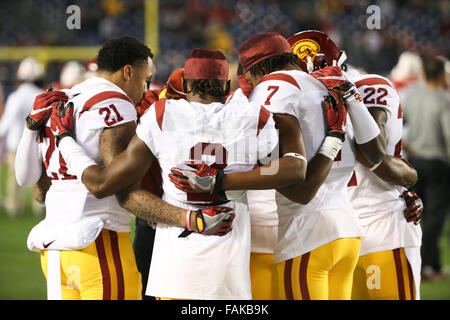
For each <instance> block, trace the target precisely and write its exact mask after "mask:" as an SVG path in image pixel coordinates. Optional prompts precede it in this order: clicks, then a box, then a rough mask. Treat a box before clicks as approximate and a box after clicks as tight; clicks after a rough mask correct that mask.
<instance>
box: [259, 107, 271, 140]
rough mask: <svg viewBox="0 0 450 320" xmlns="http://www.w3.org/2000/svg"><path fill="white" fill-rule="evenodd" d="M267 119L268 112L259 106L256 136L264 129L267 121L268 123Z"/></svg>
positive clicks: (268, 116)
mask: <svg viewBox="0 0 450 320" xmlns="http://www.w3.org/2000/svg"><path fill="white" fill-rule="evenodd" d="M269 118H270V112H269V111H268V110H267V109H266V108H264V107H263V106H261V109H260V110H259V119H258V131H257V133H256V135H257V136H258V135H259V132H260V131H261V130H262V129H263V128H264V126H265V125H266V123H267V121H269Z"/></svg>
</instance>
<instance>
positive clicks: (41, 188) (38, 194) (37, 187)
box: [32, 165, 52, 204]
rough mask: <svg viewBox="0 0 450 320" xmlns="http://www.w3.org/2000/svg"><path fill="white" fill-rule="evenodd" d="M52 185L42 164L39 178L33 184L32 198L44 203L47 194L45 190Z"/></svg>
mask: <svg viewBox="0 0 450 320" xmlns="http://www.w3.org/2000/svg"><path fill="white" fill-rule="evenodd" d="M51 185H52V181H51V179H50V178H49V177H48V176H47V174H46V172H45V168H44V166H43V165H42V174H41V178H40V179H39V180H38V182H36V183H35V184H34V185H33V189H32V191H33V198H34V199H35V200H36V201H37V202H39V203H42V204H44V203H45V196H46V195H47V191H48V189H49V188H50V186H51Z"/></svg>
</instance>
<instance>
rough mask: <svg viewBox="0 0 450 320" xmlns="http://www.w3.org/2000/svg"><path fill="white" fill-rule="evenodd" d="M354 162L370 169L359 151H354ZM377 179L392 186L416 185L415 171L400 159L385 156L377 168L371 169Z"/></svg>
mask: <svg viewBox="0 0 450 320" xmlns="http://www.w3.org/2000/svg"><path fill="white" fill-rule="evenodd" d="M356 160H357V161H358V162H360V163H361V164H362V165H364V166H365V167H367V168H368V169H370V168H371V165H370V164H369V163H368V162H367V160H366V159H365V157H364V156H363V155H362V154H361V151H360V150H358V149H357V150H356ZM372 171H373V173H375V174H376V175H377V176H378V177H379V178H381V179H383V180H384V181H386V182H389V183H392V184H394V185H399V186H403V187H409V186H412V185H414V184H415V183H416V181H417V179H418V175H417V171H416V170H415V169H414V168H413V167H412V166H410V165H408V163H406V161H405V160H404V159H402V158H399V157H396V156H390V155H385V156H384V159H383V161H382V162H381V164H380V165H379V166H377V167H376V168H373V169H372Z"/></svg>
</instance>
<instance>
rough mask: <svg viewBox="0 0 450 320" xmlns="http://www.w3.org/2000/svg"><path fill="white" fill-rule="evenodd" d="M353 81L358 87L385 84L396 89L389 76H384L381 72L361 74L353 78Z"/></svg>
mask: <svg viewBox="0 0 450 320" xmlns="http://www.w3.org/2000/svg"><path fill="white" fill-rule="evenodd" d="M352 81H353V82H354V84H355V86H356V87H357V88H360V87H364V86H369V87H370V86H385V87H389V88H391V89H393V90H394V91H395V87H394V85H393V83H392V82H391V81H390V80H389V79H388V78H386V77H383V76H381V75H379V74H374V73H371V74H360V75H359V76H357V77H355V78H354V79H352Z"/></svg>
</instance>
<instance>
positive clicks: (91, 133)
mask: <svg viewBox="0 0 450 320" xmlns="http://www.w3.org/2000/svg"><path fill="white" fill-rule="evenodd" d="M119 57H120V58H119ZM97 61H98V65H99V73H98V76H95V77H92V78H89V79H88V80H86V81H84V82H82V83H81V84H78V85H76V86H74V87H73V88H71V89H70V91H67V92H66V93H67V96H66V94H65V93H64V92H61V91H54V92H53V91H51V92H47V93H44V94H41V95H39V96H38V97H37V98H36V100H35V103H34V106H33V110H32V112H30V114H29V116H28V117H27V128H26V129H25V130H24V133H23V136H22V138H21V142H20V152H18V154H17V156H16V167H15V168H16V178H17V180H18V182H19V184H21V185H22V186H26V185H32V184H34V183H36V181H38V180H39V179H40V177H41V175H42V176H43V177H44V176H47V179H45V178H41V180H51V183H45V186H46V187H49V189H48V192H46V194H44V196H45V206H46V216H45V219H44V220H43V221H41V222H40V223H39V224H38V225H36V226H35V227H34V228H33V229H32V231H31V232H30V234H29V236H28V240H27V244H28V248H29V249H30V250H34V251H38V252H41V262H42V268H43V271H44V274H45V276H46V277H47V286H48V298H49V299H61V298H62V299H104V300H109V299H141V287H142V283H141V275H140V273H139V272H138V270H137V268H136V261H135V256H134V253H133V248H132V245H131V240H130V222H131V220H130V219H131V216H130V213H129V212H128V211H127V210H126V209H128V207H127V206H126V205H125V206H124V208H122V207H121V206H120V205H119V202H118V201H117V199H116V197H114V196H110V197H106V198H104V199H97V198H96V197H95V196H94V195H93V194H92V193H90V192H89V191H88V190H87V189H86V187H85V186H84V185H83V184H82V183H81V182H80V178H81V175H80V172H79V171H77V168H75V170H72V169H68V167H67V164H66V161H65V160H64V158H63V157H62V155H61V152H60V149H59V148H58V145H59V138H61V136H60V135H59V134H60V133H61V132H60V131H58V127H55V126H53V128H52V127H51V125H50V124H51V122H50V121H48V119H49V117H50V115H51V114H52V109H54V108H55V107H56V106H57V105H58V104H60V105H61V102H67V99H68V97H69V98H70V104H71V106H73V107H72V108H71V109H72V110H73V109H76V110H77V111H76V128H75V130H74V137H76V139H77V142H78V143H79V144H80V145H81V146H82V148H84V150H86V152H87V153H88V154H89V155H90V156H91V157H92V158H93V159H95V161H94V160H89V161H88V162H84V163H81V165H82V166H83V165H86V164H87V165H91V164H96V163H98V164H102V165H108V164H109V163H110V162H111V161H112V160H113V159H114V158H115V157H116V156H117V155H118V154H120V153H121V152H122V151H123V150H124V149H125V148H126V146H127V145H128V142H129V141H130V139H131V137H132V136H133V135H134V134H135V127H136V123H135V122H136V119H137V117H136V110H135V104H138V103H139V102H140V101H141V99H142V97H143V95H144V93H145V92H146V91H147V89H148V85H149V82H150V79H151V77H152V72H153V62H152V53H151V51H150V49H149V48H148V47H146V46H145V45H144V44H142V43H140V42H139V41H138V40H136V39H134V38H131V37H121V38H117V39H112V40H110V41H108V42H106V43H105V45H104V46H103V47H102V48H101V49H100V51H99V54H98V60H97ZM53 115H55V116H56V112H53ZM71 119H72V118H71ZM55 136H56V137H59V138H58V140H56V141H55ZM36 141H38V142H39V143H36ZM42 166H43V167H44V168H42ZM145 169H146V171H145V172H147V169H148V167H146V168H145ZM41 185H44V184H41ZM145 195H146V196H148V198H149V199H150V200H148V202H147V205H151V206H152V208H157V210H156V209H155V210H154V211H152V214H153V215H154V216H156V215H158V218H159V219H154V220H157V221H156V222H160V221H162V222H172V223H174V224H178V225H180V226H183V227H184V226H185V225H186V219H185V217H186V212H187V211H186V210H185V209H181V208H178V207H174V206H170V205H169V204H167V203H166V202H164V201H163V200H162V199H160V198H159V197H157V196H155V195H153V194H151V193H150V192H148V191H147V193H146V194H145ZM205 210H207V209H205ZM209 213H211V212H209ZM193 215H195V216H197V217H199V218H201V217H202V213H201V211H199V212H196V213H194V214H193ZM137 216H140V217H141V218H144V219H147V220H152V219H151V218H150V219H149V217H148V213H147V215H139V214H137ZM177 218H178V220H177ZM195 221H196V220H194V223H193V224H192V229H193V230H195V231H202V230H204V229H205V228H206V226H204V227H202V228H201V229H198V228H197V224H196V223H195Z"/></svg>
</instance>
